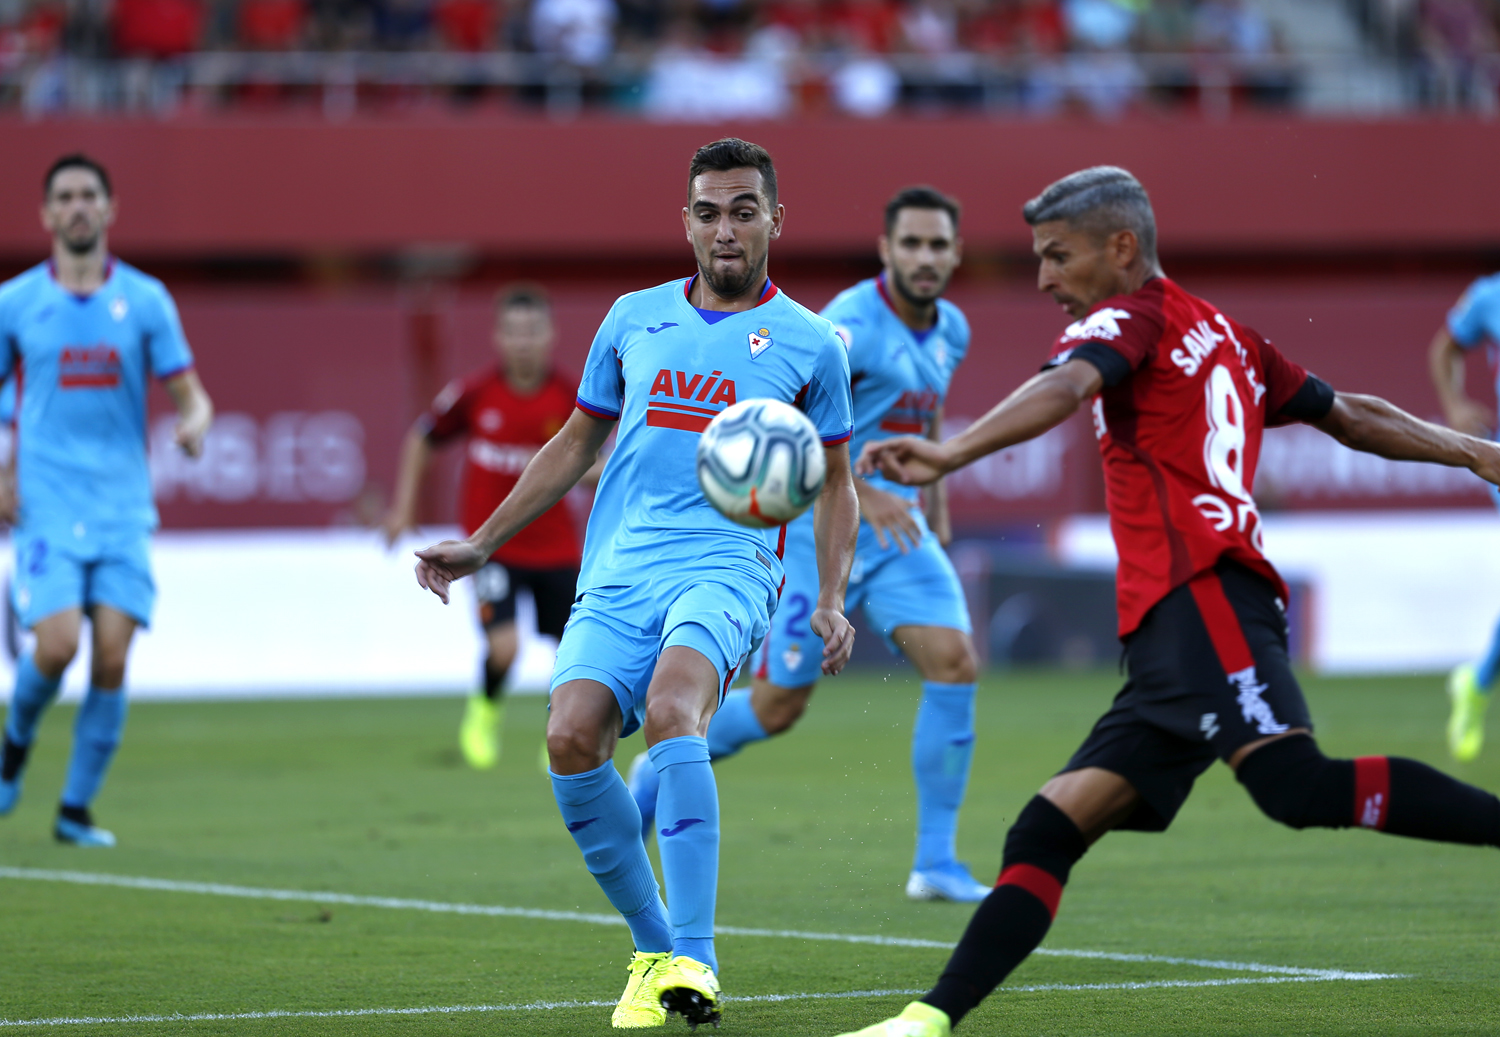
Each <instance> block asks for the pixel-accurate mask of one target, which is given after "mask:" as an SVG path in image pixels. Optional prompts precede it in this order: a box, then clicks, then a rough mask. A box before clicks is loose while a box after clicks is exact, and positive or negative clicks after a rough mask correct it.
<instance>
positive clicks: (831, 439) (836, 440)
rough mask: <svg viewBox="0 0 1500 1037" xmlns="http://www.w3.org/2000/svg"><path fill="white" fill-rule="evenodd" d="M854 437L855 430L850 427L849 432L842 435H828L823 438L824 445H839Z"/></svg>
mask: <svg viewBox="0 0 1500 1037" xmlns="http://www.w3.org/2000/svg"><path fill="white" fill-rule="evenodd" d="M853 438H854V430H853V429H850V430H849V431H848V432H845V433H844V434H843V435H842V436H828V437H826V438H825V439H824V440H823V445H824V446H838V445H839V444H840V443H847V442H849V440H851V439H853Z"/></svg>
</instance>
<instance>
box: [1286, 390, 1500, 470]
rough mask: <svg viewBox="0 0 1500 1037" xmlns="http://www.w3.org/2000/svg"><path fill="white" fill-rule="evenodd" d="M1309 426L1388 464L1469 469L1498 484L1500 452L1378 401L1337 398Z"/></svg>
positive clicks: (1350, 396)
mask: <svg viewBox="0 0 1500 1037" xmlns="http://www.w3.org/2000/svg"><path fill="white" fill-rule="evenodd" d="M1313 424H1314V425H1315V427H1317V428H1318V429H1320V430H1321V431H1323V432H1326V433H1328V434H1329V435H1330V436H1332V437H1333V438H1334V439H1336V440H1338V441H1339V442H1340V443H1342V444H1344V445H1345V446H1347V447H1350V448H1351V449H1354V450H1362V451H1364V452H1365V453H1367V454H1377V455H1379V456H1380V457H1385V458H1389V459H1390V460H1392V461H1430V462H1431V463H1433V464H1443V465H1448V466H1449V467H1452V468H1467V469H1469V471H1471V472H1473V473H1474V474H1475V475H1477V476H1479V477H1480V478H1481V479H1484V480H1485V481H1487V482H1492V483H1496V484H1500V446H1497V445H1496V444H1494V443H1491V442H1489V441H1488V440H1484V439H1478V438H1476V437H1474V436H1469V435H1465V434H1464V433H1462V432H1456V431H1454V430H1453V429H1448V428H1443V426H1441V425H1434V424H1433V423H1432V422H1430V421H1423V420H1422V419H1421V418H1414V417H1412V416H1411V415H1410V414H1408V413H1406V411H1404V410H1402V409H1401V408H1400V407H1397V406H1396V405H1395V404H1393V403H1388V402H1386V401H1385V400H1382V399H1381V398H1380V397H1378V396H1361V395H1358V394H1356V393H1345V392H1341V393H1337V394H1335V396H1334V399H1333V408H1332V409H1331V410H1330V411H1329V412H1328V414H1327V416H1326V417H1324V418H1323V419H1322V420H1321V421H1317V422H1314V423H1313Z"/></svg>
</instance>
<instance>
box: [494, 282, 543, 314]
mask: <svg viewBox="0 0 1500 1037" xmlns="http://www.w3.org/2000/svg"><path fill="white" fill-rule="evenodd" d="M522 309H525V310H541V311H542V312H543V313H545V314H547V315H549V316H550V315H551V313H552V300H551V298H550V297H548V295H547V289H545V288H543V287H542V286H541V285H539V284H535V283H533V282H531V281H517V282H516V283H515V284H508V285H506V286H505V287H504V288H502V289H500V290H499V291H498V292H496V293H495V312H496V313H501V314H503V313H504V312H505V311H506V310H522Z"/></svg>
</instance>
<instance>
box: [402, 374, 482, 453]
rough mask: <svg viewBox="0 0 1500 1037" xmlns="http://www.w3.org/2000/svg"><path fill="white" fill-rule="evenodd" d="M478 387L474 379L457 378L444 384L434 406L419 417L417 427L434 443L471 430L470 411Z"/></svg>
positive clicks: (434, 401)
mask: <svg viewBox="0 0 1500 1037" xmlns="http://www.w3.org/2000/svg"><path fill="white" fill-rule="evenodd" d="M477 388H478V385H477V384H476V381H475V380H474V379H464V378H455V379H454V380H453V381H451V382H449V383H448V384H447V385H445V386H443V391H442V392H440V393H438V394H437V397H436V398H435V399H434V400H433V401H432V406H431V407H428V408H427V410H426V412H425V413H424V414H423V415H422V416H421V417H419V418H418V419H417V429H418V430H419V431H420V432H421V433H422V434H423V435H424V436H426V437H427V438H428V439H430V440H432V441H433V442H434V443H443V442H446V441H447V440H450V439H452V438H453V437H454V436H461V435H463V434H464V433H466V432H468V431H469V411H470V410H471V409H472V407H471V405H472V403H473V402H474V394H475V390H476V389H477Z"/></svg>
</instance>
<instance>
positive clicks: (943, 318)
mask: <svg viewBox="0 0 1500 1037" xmlns="http://www.w3.org/2000/svg"><path fill="white" fill-rule="evenodd" d="M937 308H938V321H939V323H940V324H941V326H942V327H943V328H944V329H945V330H946V331H947V335H948V338H949V340H950V341H951V342H953V343H954V344H955V345H963V346H967V345H968V344H969V318H968V317H967V316H965V315H964V311H963V310H961V309H959V308H958V306H957V305H956V304H954V303H951V302H949V301H948V300H947V299H939V300H938V301H937Z"/></svg>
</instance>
